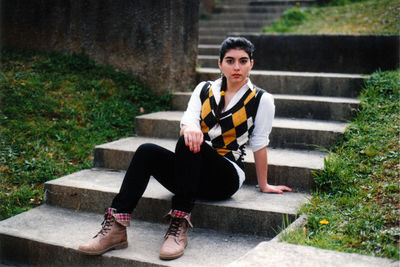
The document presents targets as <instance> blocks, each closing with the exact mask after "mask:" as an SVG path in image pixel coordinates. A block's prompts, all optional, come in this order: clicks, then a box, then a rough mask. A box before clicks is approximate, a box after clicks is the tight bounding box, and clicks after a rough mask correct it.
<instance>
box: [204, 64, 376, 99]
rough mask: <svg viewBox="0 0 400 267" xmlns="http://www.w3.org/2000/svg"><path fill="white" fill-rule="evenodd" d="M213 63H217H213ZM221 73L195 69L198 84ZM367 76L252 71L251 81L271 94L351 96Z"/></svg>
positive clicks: (217, 70) (353, 96) (211, 69)
mask: <svg viewBox="0 0 400 267" xmlns="http://www.w3.org/2000/svg"><path fill="white" fill-rule="evenodd" d="M215 62H216V61H215ZM220 73H221V72H220V70H219V69H218V68H217V67H215V68H198V69H197V81H198V82H201V81H210V80H211V81H214V80H216V79H218V78H219V77H220V75H221V74H220ZM366 78H368V76H366V75H358V74H343V73H316V72H292V71H263V70H252V71H251V72H250V79H251V81H252V82H253V83H254V84H255V85H257V86H258V87H261V88H263V89H264V90H267V92H269V93H271V94H289V95H313V96H334V97H352V98H355V97H357V96H358V95H359V94H360V91H361V86H362V85H363V83H364V79H366Z"/></svg>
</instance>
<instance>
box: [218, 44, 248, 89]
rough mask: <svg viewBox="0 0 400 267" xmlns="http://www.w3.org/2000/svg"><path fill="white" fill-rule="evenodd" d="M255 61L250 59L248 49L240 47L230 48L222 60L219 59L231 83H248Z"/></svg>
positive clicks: (220, 66)
mask: <svg viewBox="0 0 400 267" xmlns="http://www.w3.org/2000/svg"><path fill="white" fill-rule="evenodd" d="M253 63H254V61H253V60H250V58H249V55H248V54H247V53H246V51H244V50H239V49H231V50H228V52H226V54H225V56H224V58H223V59H222V62H221V61H220V60H218V66H219V68H220V69H221V71H222V73H223V74H224V75H225V77H226V79H227V82H228V83H230V84H232V83H243V84H244V83H246V81H247V76H248V73H249V71H250V70H251V68H252V67H253Z"/></svg>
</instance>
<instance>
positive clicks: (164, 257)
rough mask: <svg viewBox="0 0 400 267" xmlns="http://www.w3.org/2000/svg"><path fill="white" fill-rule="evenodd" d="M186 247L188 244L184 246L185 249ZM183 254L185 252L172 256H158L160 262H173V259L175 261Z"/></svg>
mask: <svg viewBox="0 0 400 267" xmlns="http://www.w3.org/2000/svg"><path fill="white" fill-rule="evenodd" d="M187 245H188V244H187V243H186V244H185V248H186V247H187ZM184 252H185V251H182V252H181V253H178V254H173V255H162V254H160V259H162V260H174V259H177V258H179V257H181V256H182V255H183V253H184Z"/></svg>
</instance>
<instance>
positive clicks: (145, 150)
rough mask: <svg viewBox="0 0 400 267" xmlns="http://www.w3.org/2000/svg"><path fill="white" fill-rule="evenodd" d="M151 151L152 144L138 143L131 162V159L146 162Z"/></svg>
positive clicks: (149, 157) (152, 149) (152, 148)
mask: <svg viewBox="0 0 400 267" xmlns="http://www.w3.org/2000/svg"><path fill="white" fill-rule="evenodd" d="M153 151H154V144H151V143H146V144H142V145H140V146H139V147H138V148H137V149H136V152H135V155H134V156H133V158H132V162H133V161H141V162H147V161H148V160H149V159H151V157H152V156H151V155H152V153H153Z"/></svg>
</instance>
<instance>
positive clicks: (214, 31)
mask: <svg viewBox="0 0 400 267" xmlns="http://www.w3.org/2000/svg"><path fill="white" fill-rule="evenodd" d="M231 32H261V27H257V28H244V27H242V28H239V27H237V28H235V27H230V28H228V27H222V28H220V27H200V28H199V35H210V36H211V35H216V36H220V35H224V36H226V35H229V33H231Z"/></svg>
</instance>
